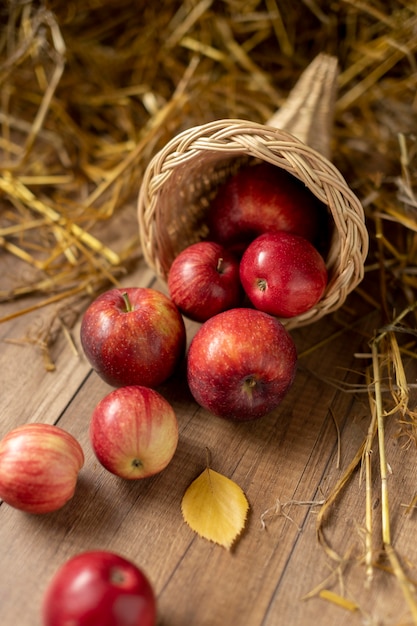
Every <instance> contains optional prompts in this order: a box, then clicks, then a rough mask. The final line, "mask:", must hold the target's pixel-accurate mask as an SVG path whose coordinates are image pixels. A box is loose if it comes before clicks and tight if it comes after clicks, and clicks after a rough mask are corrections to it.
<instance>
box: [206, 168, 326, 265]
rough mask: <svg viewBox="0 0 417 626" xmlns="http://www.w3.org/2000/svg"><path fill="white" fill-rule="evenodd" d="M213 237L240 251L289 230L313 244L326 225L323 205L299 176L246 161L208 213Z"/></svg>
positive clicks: (224, 187)
mask: <svg viewBox="0 0 417 626" xmlns="http://www.w3.org/2000/svg"><path fill="white" fill-rule="evenodd" d="M208 225H209V233H210V234H209V237H210V238H211V239H212V240H214V241H218V242H219V243H221V244H222V245H223V246H225V247H227V248H228V249H230V250H234V251H236V252H239V253H242V252H243V250H244V248H245V247H246V246H247V245H248V243H250V242H251V241H252V240H253V239H255V237H257V236H258V235H261V234H262V233H265V232H271V231H272V232H276V231H281V230H285V231H287V232H292V233H295V234H298V235H301V236H302V237H305V238H306V239H308V240H309V241H311V242H314V243H315V244H317V243H318V241H319V240H320V242H321V241H322V239H323V230H325V229H326V228H327V212H326V210H325V207H324V205H323V204H322V203H321V202H320V201H319V200H318V198H316V196H314V194H313V193H312V192H311V191H310V190H309V189H308V188H307V187H306V186H305V185H304V184H303V183H302V182H301V181H299V180H298V179H297V178H295V176H292V175H291V174H290V173H289V172H287V171H285V170H283V169H281V168H278V167H275V166H274V165H271V164H270V163H267V162H262V163H258V164H257V165H247V166H245V167H243V168H241V169H240V170H239V171H238V172H237V173H236V174H234V175H233V176H231V177H230V178H229V179H228V180H227V181H226V182H225V183H224V184H223V185H222V186H221V187H220V188H219V190H218V193H217V195H216V196H215V198H214V200H213V202H212V204H211V206H210V211H209V213H208Z"/></svg>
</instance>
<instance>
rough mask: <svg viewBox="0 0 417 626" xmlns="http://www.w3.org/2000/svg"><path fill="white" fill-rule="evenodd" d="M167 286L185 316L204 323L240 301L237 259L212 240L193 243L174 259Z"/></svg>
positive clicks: (240, 291) (240, 290)
mask: <svg viewBox="0 0 417 626" xmlns="http://www.w3.org/2000/svg"><path fill="white" fill-rule="evenodd" d="M168 289H169V292H170V295H171V298H172V299H173V301H174V302H175V304H176V305H177V307H178V308H179V309H180V311H182V313H183V314H184V315H186V316H187V317H189V318H190V319H192V320H195V321H197V322H205V321H206V320H208V319H209V318H210V317H213V315H216V314H217V313H221V312H222V311H226V310H227V309H231V308H233V307H235V306H238V305H239V304H240V302H241V299H242V293H243V291H242V286H241V284H240V278H239V261H238V259H237V257H235V256H234V254H232V253H231V252H229V251H228V250H226V249H225V248H223V246H221V245H220V244H218V243H215V242H213V241H201V242H199V243H195V244H192V245H190V246H188V247H187V248H185V249H184V250H183V251H182V252H180V254H179V255H178V256H177V257H176V258H175V259H174V261H173V263H172V265H171V268H170V271H169V274H168Z"/></svg>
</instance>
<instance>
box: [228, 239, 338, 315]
mask: <svg viewBox="0 0 417 626" xmlns="http://www.w3.org/2000/svg"><path fill="white" fill-rule="evenodd" d="M240 279H241V281H242V285H243V288H244V290H245V292H246V294H247V295H248V297H249V299H250V301H251V302H252V304H253V305H254V306H255V307H256V308H257V309H259V310H260V311H264V312H265V313H270V314H271V315H277V316H278V317H283V318H289V317H294V316H295V315H300V314H302V313H305V312H306V311H308V310H309V309H311V308H312V307H313V306H314V305H315V304H317V302H318V301H319V300H320V298H321V297H322V295H323V293H324V290H325V288H326V284H327V269H326V265H325V262H324V259H323V257H322V256H321V255H320V254H319V252H318V251H317V250H316V248H314V246H313V245H312V244H311V243H310V242H309V241H307V240H306V239H304V238H303V237H299V236H298V235H293V234H291V233H286V232H279V233H265V234H263V235H260V236H259V237H257V238H256V239H255V240H254V241H253V242H252V243H251V244H249V246H248V247H247V249H246V250H245V252H244V254H243V256H242V259H241V262H240Z"/></svg>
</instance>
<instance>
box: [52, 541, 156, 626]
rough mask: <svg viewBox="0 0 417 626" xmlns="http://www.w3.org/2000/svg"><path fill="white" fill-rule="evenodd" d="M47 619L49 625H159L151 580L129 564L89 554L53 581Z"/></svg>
mask: <svg viewBox="0 0 417 626" xmlns="http://www.w3.org/2000/svg"><path fill="white" fill-rule="evenodd" d="M42 615H43V624H44V626H70V625H71V626H155V624H156V599H155V594H154V591H153V588H152V586H151V584H150V582H149V580H148V578H147V577H146V575H145V574H144V572H143V571H142V570H141V569H139V568H138V567H137V566H136V565H135V564H134V563H132V562H131V561H130V560H128V559H126V558H124V557H122V556H120V555H118V554H115V553H113V552H108V551H104V550H96V551H88V552H82V553H80V554H78V555H76V556H74V557H72V558H71V559H69V560H68V561H67V562H66V563H64V565H62V566H61V568H60V569H58V571H57V572H56V573H55V575H54V576H53V577H52V579H51V581H50V582H49V585H48V587H47V589H46V591H45V593H44V597H43V604H42Z"/></svg>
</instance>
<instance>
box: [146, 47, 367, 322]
mask: <svg viewBox="0 0 417 626" xmlns="http://www.w3.org/2000/svg"><path fill="white" fill-rule="evenodd" d="M336 80H337V61H336V60H335V59H334V57H331V56H328V55H323V54H321V55H319V56H318V57H316V59H314V60H313V61H312V63H311V64H310V66H309V67H308V68H307V69H306V70H305V71H304V73H303V74H302V76H301V78H300V79H299V81H298V83H297V84H296V86H295V87H294V89H293V90H292V92H291V93H290V95H289V97H288V99H287V102H286V104H285V105H284V106H283V107H281V109H280V110H279V111H278V112H277V113H276V115H274V117H273V118H272V119H271V120H270V121H269V122H268V124H266V125H263V124H258V123H253V122H250V121H247V120H239V119H222V120H218V121H215V122H211V123H208V124H205V125H202V126H197V127H193V128H190V129H189V130H186V131H184V132H182V133H180V134H178V135H177V136H176V137H174V138H173V139H172V140H171V141H170V142H169V143H167V144H166V146H165V147H164V148H163V149H162V150H161V151H160V152H158V153H157V154H156V155H155V156H154V157H153V159H152V160H151V161H150V163H149V165H148V167H147V169H146V171H145V174H144V178H143V181H142V185H141V189H140V192H139V198H138V220H139V233H140V240H141V246H142V252H143V255H144V258H145V260H146V262H147V263H148V265H149V266H150V267H151V268H152V269H153V270H154V271H155V273H156V274H157V276H158V277H159V278H161V279H162V280H166V279H167V275H168V272H169V268H170V266H171V263H172V261H173V260H174V258H175V257H176V256H177V255H178V253H179V252H180V251H181V250H183V249H184V248H185V247H187V246H188V245H190V244H191V243H194V242H196V241H199V240H201V239H204V237H206V236H207V234H208V228H207V225H206V217H207V212H208V209H209V206H210V202H211V200H212V199H213V197H214V196H215V194H216V192H217V189H218V187H219V185H220V184H221V183H223V182H224V180H225V179H226V178H227V177H228V176H230V175H231V174H232V173H234V172H235V171H237V169H238V168H239V167H240V166H241V165H242V164H243V163H247V162H248V161H249V162H250V161H252V160H254V161H259V160H262V161H267V162H269V163H272V164H274V165H276V166H277V167H279V168H283V169H285V170H286V171H288V172H290V173H291V174H293V175H294V176H295V177H297V178H298V179H299V180H301V181H302V182H303V183H304V184H305V185H306V186H307V187H308V188H309V189H310V191H311V192H312V193H313V194H314V195H315V196H317V198H319V200H321V201H322V202H323V203H324V204H325V205H326V206H327V208H328V211H329V214H330V218H331V219H330V221H331V228H330V230H331V233H330V242H329V248H328V254H327V256H326V259H325V260H326V266H327V269H328V273H329V281H328V285H327V288H326V291H325V293H324V295H323V297H322V299H321V300H320V302H319V303H318V304H317V305H316V306H315V307H314V308H312V309H310V310H309V311H308V312H306V313H303V314H302V315H299V316H296V317H293V318H290V319H286V320H282V322H283V323H284V324H285V326H286V327H287V328H294V327H298V326H303V325H305V324H309V323H312V322H315V321H317V320H319V319H320V318H321V317H323V316H324V315H327V314H328V313H331V312H333V311H335V310H336V309H338V308H339V307H340V306H341V305H342V304H343V302H344V301H345V299H346V297H347V295H348V294H349V293H350V292H351V291H352V290H353V289H354V288H355V287H356V286H357V285H358V283H359V282H360V281H361V280H362V278H363V274H364V262H365V258H366V255H367V251H368V233H367V230H366V227H365V220H364V212H363V208H362V206H361V203H360V202H359V200H358V198H357V197H356V196H355V194H354V193H353V192H352V190H351V189H350V188H349V187H348V185H347V183H346V181H345V180H344V178H343V176H342V175H341V174H340V172H339V171H338V170H337V168H336V167H335V166H334V165H333V164H332V163H331V162H330V161H329V159H328V155H329V151H330V149H329V147H330V135H331V126H332V120H333V115H332V112H333V106H334V97H335V85H336Z"/></svg>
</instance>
